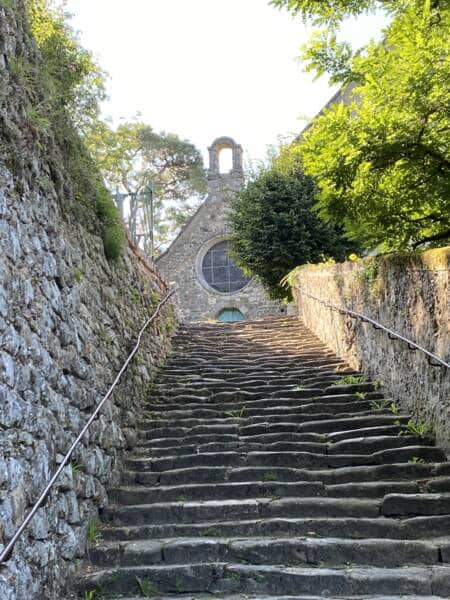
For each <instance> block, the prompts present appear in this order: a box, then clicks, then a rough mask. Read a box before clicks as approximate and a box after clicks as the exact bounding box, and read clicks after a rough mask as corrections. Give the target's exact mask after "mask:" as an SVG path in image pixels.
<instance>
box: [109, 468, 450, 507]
mask: <svg viewBox="0 0 450 600" xmlns="http://www.w3.org/2000/svg"><path fill="white" fill-rule="evenodd" d="M432 481H433V480H430V481H429V482H425V483H424V482H419V481H378V482H373V481H369V482H363V483H344V484H338V485H330V486H325V485H324V484H323V483H321V482H312V481H298V482H295V483H294V482H282V481H271V482H259V481H258V482H236V483H232V482H228V483H212V484H208V483H204V484H190V485H186V484H183V485H178V486H161V485H159V486H156V487H148V486H144V485H142V484H141V485H135V486H122V487H117V488H112V489H110V491H109V498H110V500H111V501H112V502H114V503H115V504H121V505H127V504H149V503H151V502H183V501H191V500H220V499H233V500H237V499H240V498H244V499H245V498H275V497H276V498H279V497H284V496H288V497H291V498H292V497H297V498H299V497H311V496H324V497H329V498H341V497H350V498H383V497H384V496H386V495H387V494H418V493H419V492H422V491H428V490H429V489H430V487H429V486H430V484H431V483H432ZM135 483H137V484H138V483H139V475H138V476H137V481H136V482H135ZM446 491H447V492H450V481H449V480H447V487H446Z"/></svg>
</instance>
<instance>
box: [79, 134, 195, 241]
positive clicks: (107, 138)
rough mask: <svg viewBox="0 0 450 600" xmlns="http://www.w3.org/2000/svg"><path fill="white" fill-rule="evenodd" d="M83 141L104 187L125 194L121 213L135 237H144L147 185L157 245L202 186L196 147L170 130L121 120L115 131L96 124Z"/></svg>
mask: <svg viewBox="0 0 450 600" xmlns="http://www.w3.org/2000/svg"><path fill="white" fill-rule="evenodd" d="M88 140H89V146H90V148H91V150H92V152H93V154H94V156H95V157H96V161H97V164H98V165H99V166H100V168H101V171H102V173H103V175H104V177H105V179H106V181H107V182H108V185H109V187H110V188H111V189H120V190H122V191H125V193H127V194H129V198H130V203H129V211H128V214H127V215H126V218H127V221H128V226H129V229H130V232H131V234H132V236H133V237H134V238H135V241H138V240H139V236H140V235H143V236H144V237H146V236H145V234H144V231H145V229H146V227H145V226H144V225H145V224H144V223H143V220H144V219H148V218H149V216H148V214H147V211H146V210H145V209H146V203H147V202H148V201H149V195H148V190H149V188H151V189H152V190H153V208H154V233H155V245H156V248H157V249H158V248H159V247H160V246H161V245H162V244H164V243H165V242H166V241H167V239H168V237H169V236H171V235H173V233H174V231H175V230H176V229H177V228H178V227H180V226H181V225H183V223H184V222H185V220H186V218H187V217H188V216H189V215H190V214H191V212H192V210H193V204H194V206H195V204H196V203H197V202H198V201H199V199H200V197H201V195H202V194H203V193H204V192H205V190H206V179H205V172H204V168H203V160H202V157H201V154H200V152H199V150H197V148H196V147H195V146H194V145H193V144H191V143H190V142H188V141H186V140H182V139H180V138H179V137H178V136H177V135H175V134H172V133H164V132H161V133H156V132H155V131H154V130H153V129H152V128H151V127H150V126H149V125H146V124H145V123H140V122H131V123H123V124H122V125H120V126H119V127H117V129H115V130H113V129H111V128H110V127H108V125H107V124H105V123H99V124H98V125H97V127H96V128H95V129H94V130H92V131H91V132H90V134H89V137H88ZM147 225H148V224H147ZM146 242H148V239H144V246H145V244H146Z"/></svg>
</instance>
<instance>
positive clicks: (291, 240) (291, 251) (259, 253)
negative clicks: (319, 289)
mask: <svg viewBox="0 0 450 600" xmlns="http://www.w3.org/2000/svg"><path fill="white" fill-rule="evenodd" d="M314 201H315V186H314V182H313V180H312V179H311V178H310V177H308V176H306V175H305V174H304V173H303V172H302V170H301V169H300V168H299V167H298V166H294V168H293V169H287V170H285V171H283V170H281V169H279V168H278V165H277V161H275V162H274V164H273V165H272V166H270V167H269V168H266V169H261V171H260V172H259V174H258V175H257V176H256V177H255V178H254V179H253V180H251V181H249V182H248V183H247V184H246V185H245V187H244V188H243V190H242V191H241V192H239V193H238V194H237V195H236V196H235V197H234V198H233V199H232V200H231V208H230V212H229V223H230V226H231V230H232V234H231V244H232V253H233V257H234V259H235V261H236V263H237V264H238V265H239V266H240V267H242V268H243V269H244V270H245V271H246V273H247V274H249V275H258V277H259V278H260V280H261V282H262V283H263V285H264V286H265V288H266V289H267V291H268V292H269V294H270V296H271V297H272V298H284V297H286V296H287V295H288V294H287V292H286V290H285V289H284V288H283V287H282V286H281V285H280V281H281V279H282V278H283V277H284V276H285V275H286V274H287V273H288V272H289V271H291V270H292V269H293V268H294V267H296V266H298V265H300V264H304V263H307V262H321V261H323V260H326V259H329V258H334V259H338V260H342V259H344V258H345V257H346V254H347V253H348V252H351V251H354V250H355V244H352V243H350V242H348V241H347V240H345V239H344V238H343V236H342V232H341V228H340V227H339V226H333V225H329V224H327V223H324V222H323V221H322V220H320V219H319V218H318V216H317V214H316V213H315V211H314V210H313V205H314Z"/></svg>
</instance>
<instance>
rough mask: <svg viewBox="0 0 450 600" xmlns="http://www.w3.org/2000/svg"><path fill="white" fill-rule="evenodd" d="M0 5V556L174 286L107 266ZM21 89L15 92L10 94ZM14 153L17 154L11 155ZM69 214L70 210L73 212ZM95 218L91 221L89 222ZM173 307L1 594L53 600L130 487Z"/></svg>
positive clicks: (13, 26) (15, 561) (126, 260)
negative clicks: (128, 460) (98, 523)
mask: <svg viewBox="0 0 450 600" xmlns="http://www.w3.org/2000/svg"><path fill="white" fill-rule="evenodd" d="M2 6H3V5H2V4H0V150H1V152H0V548H2V547H4V544H5V543H6V542H7V541H8V540H9V539H10V538H11V536H12V535H13V534H14V532H15V531H16V529H17V527H18V525H19V524H20V522H21V520H22V519H23V517H24V515H25V513H26V512H27V511H28V509H29V508H30V506H31V505H32V503H33V502H34V501H35V500H36V498H37V497H38V495H39V493H40V492H41V491H42V489H43V487H44V486H45V483H46V481H47V480H48V479H49V477H50V475H51V474H52V472H53V471H54V470H55V468H56V467H57V465H58V463H59V462H60V461H61V459H62V457H63V455H64V454H65V452H66V451H67V449H68V447H69V446H70V444H71V442H72V441H73V440H74V438H75V437H76V435H77V434H78V432H79V431H80V429H81V428H82V426H83V425H84V423H85V422H86V420H87V419H88V417H89V416H90V414H91V412H92V410H93V408H94V407H95V405H96V404H97V403H98V401H99V400H100V399H101V398H102V396H103V395H104V394H105V392H106V391H107V389H108V387H109V385H110V384H111V382H112V381H113V379H114V377H115V375H116V374H117V371H118V370H119V368H120V366H121V364H122V362H123V361H124V359H125V358H126V356H127V355H128V353H129V351H130V350H131V347H132V346H133V345H134V342H135V340H136V336H137V332H138V330H139V329H140V327H141V326H142V325H143V323H144V321H145V319H146V318H147V317H148V316H149V315H150V314H151V313H152V312H153V311H154V309H155V306H156V304H157V301H158V299H159V298H161V297H162V296H163V295H164V294H165V291H166V289H167V284H166V283H165V281H164V280H163V279H162V277H161V276H160V275H159V274H158V272H157V270H156V269H155V268H154V267H153V266H152V265H149V264H147V263H146V262H145V260H144V259H143V257H142V256H141V255H140V254H139V253H138V251H136V250H135V249H133V248H132V247H131V246H128V247H127V248H126V249H125V250H124V254H123V257H122V259H121V260H119V261H118V262H117V263H111V262H108V260H106V258H105V254H104V250H103V243H102V239H101V236H100V225H99V223H98V221H97V218H96V216H95V212H92V210H91V209H89V207H86V206H84V207H83V206H82V204H81V205H80V210H79V211H78V215H80V214H81V212H82V211H84V219H79V218H78V217H75V213H76V211H74V210H72V207H71V206H70V204H71V203H73V202H74V200H73V198H71V197H70V186H69V185H68V184H67V182H65V180H64V170H63V164H62V163H61V164H60V163H55V162H52V160H53V159H49V156H52V157H53V156H57V155H58V153H57V150H55V148H50V151H49V152H48V153H47V152H45V149H43V148H42V147H40V146H39V145H38V144H36V143H35V142H36V140H35V139H34V138H33V135H32V134H30V130H29V129H27V128H26V127H24V111H25V110H26V103H27V98H26V94H25V93H24V94H23V96H21V94H20V89H19V88H18V86H17V84H14V82H13V80H12V78H11V75H10V73H9V72H8V65H9V64H10V63H11V57H12V56H16V55H17V54H18V53H19V54H20V55H21V56H28V57H29V58H30V57H31V59H32V57H33V55H34V53H35V52H36V49H35V48H34V47H33V44H32V41H31V40H30V38H29V36H28V34H27V30H26V22H25V19H24V9H23V4H22V3H21V2H17V7H16V8H15V9H14V11H12V10H10V9H8V10H5V9H4V8H3V7H2ZM14 85H15V87H13V86H14ZM11 156H14V158H15V160H9V157H11ZM68 206H69V208H68ZM86 223H88V224H89V226H87V225H86ZM174 326H175V321H174V316H173V307H172V306H171V305H167V306H166V308H164V310H163V311H162V313H161V317H160V318H158V320H157V321H156V322H155V324H154V325H152V326H151V328H150V330H149V332H148V333H147V334H146V335H145V337H144V342H143V347H142V350H141V351H140V353H139V355H138V359H137V360H136V361H135V362H134V363H133V365H132V366H131V368H130V370H129V372H128V373H127V375H126V376H125V380H124V382H123V383H122V384H121V385H120V386H119V388H118V389H117V391H116V393H115V394H114V396H113V398H112V400H111V401H110V402H109V404H108V405H107V406H106V407H105V410H104V413H103V414H102V416H101V417H100V418H99V419H98V420H97V421H96V422H95V423H94V424H93V426H92V428H91V430H90V432H89V433H88V435H86V437H85V439H84V440H83V443H82V445H81V446H80V447H79V449H78V450H77V452H76V454H75V455H74V457H73V461H72V464H71V466H69V467H67V468H66V469H65V471H64V473H63V476H62V477H61V479H60V480H59V483H58V485H57V489H56V490H55V491H54V492H53V493H52V495H51V497H50V498H49V500H48V502H47V504H46V506H45V507H43V508H41V509H40V510H39V512H38V514H37V516H36V518H35V519H34V521H33V522H32V525H31V526H30V528H29V529H28V531H27V532H26V535H24V537H23V538H22V540H21V541H20V542H19V544H18V545H17V547H16V550H15V551H14V554H13V556H12V558H11V560H10V561H9V562H8V563H7V565H6V566H2V567H1V568H0V598H1V599H2V600H33V599H36V600H37V599H39V600H53V599H56V598H57V599H61V598H64V597H67V596H66V595H65V592H64V591H63V589H64V586H65V584H66V583H67V581H68V577H69V575H70V573H71V572H72V571H74V570H75V569H76V567H77V559H78V558H80V557H82V556H83V555H84V554H85V551H86V543H87V540H86V532H87V526H88V524H89V523H91V522H95V520H96V519H97V516H98V512H99V510H100V509H101V508H102V507H104V506H105V504H106V503H107V501H108V499H107V488H108V486H109V485H111V484H115V483H116V482H117V481H118V480H119V479H120V473H121V461H122V456H123V451H124V449H125V448H126V447H127V446H132V445H133V443H134V433H133V431H134V426H135V422H136V418H137V417H138V416H139V414H140V412H141V410H142V401H143V399H144V398H145V397H146V395H147V394H148V392H149V386H150V385H151V380H152V377H153V374H154V373H155V371H156V369H157V367H158V365H159V364H160V363H161V362H162V361H164V357H165V355H166V354H167V353H168V351H169V349H170V334H171V332H172V330H173V328H174Z"/></svg>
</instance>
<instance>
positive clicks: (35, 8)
mask: <svg viewBox="0 0 450 600" xmlns="http://www.w3.org/2000/svg"><path fill="white" fill-rule="evenodd" d="M25 6H26V11H27V17H28V24H29V28H30V32H31V34H32V36H33V38H34V40H35V42H36V45H37V48H38V50H39V53H38V55H37V56H36V57H35V58H32V59H30V56H29V55H25V54H22V53H20V51H19V52H18V53H17V55H16V56H15V57H13V58H12V60H10V61H9V65H8V67H9V73H10V75H11V76H12V78H13V80H15V85H16V86H17V88H18V90H20V91H19V94H21V93H23V91H25V92H26V95H27V100H28V107H27V110H26V111H25V114H24V116H25V125H26V126H27V129H28V131H29V132H30V138H31V139H32V141H33V143H34V144H35V146H36V149H38V150H41V151H42V154H43V155H45V156H46V157H50V162H51V168H50V171H51V173H52V175H53V180H54V184H55V185H56V187H57V192H58V196H59V198H60V201H61V202H63V201H65V202H66V203H67V204H68V205H69V206H70V207H71V209H72V210H73V212H74V213H75V214H76V215H77V217H79V218H80V219H83V220H84V221H85V225H86V226H88V227H91V228H95V229H96V230H98V232H99V233H100V234H101V236H102V238H103V244H104V249H105V253H106V255H107V257H108V258H111V259H117V258H119V256H120V254H121V251H122V248H123V245H124V240H125V235H124V230H123V227H122V225H121V223H120V220H119V216H118V213H117V210H116V208H115V205H114V202H113V200H112V198H111V197H110V195H109V193H108V192H107V190H106V188H105V186H104V183H103V180H102V176H101V173H100V171H99V169H98V165H96V164H95V161H94V160H93V157H92V155H91V154H90V152H89V151H88V149H87V147H86V143H85V137H86V134H87V132H88V131H89V130H90V129H92V127H94V126H95V124H96V123H97V122H98V119H99V114H100V109H99V102H100V101H101V100H103V99H104V97H105V92H104V73H103V72H102V71H101V69H100V68H99V67H98V65H97V64H96V63H95V61H94V60H93V58H92V55H91V54H90V52H88V51H87V50H85V49H84V48H83V47H82V46H81V45H80V42H79V40H78V39H77V37H76V35H75V33H74V32H73V30H72V29H71V27H70V25H69V23H68V18H67V15H66V14H65V13H64V11H63V10H62V9H61V8H58V7H57V6H55V5H54V4H53V3H50V2H48V1H47V0H26V2H25ZM18 48H19V46H18ZM56 173H57V174H56ZM61 174H63V176H61ZM86 209H87V210H86ZM92 209H94V211H95V213H96V215H97V217H98V219H92ZM86 213H88V214H86Z"/></svg>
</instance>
